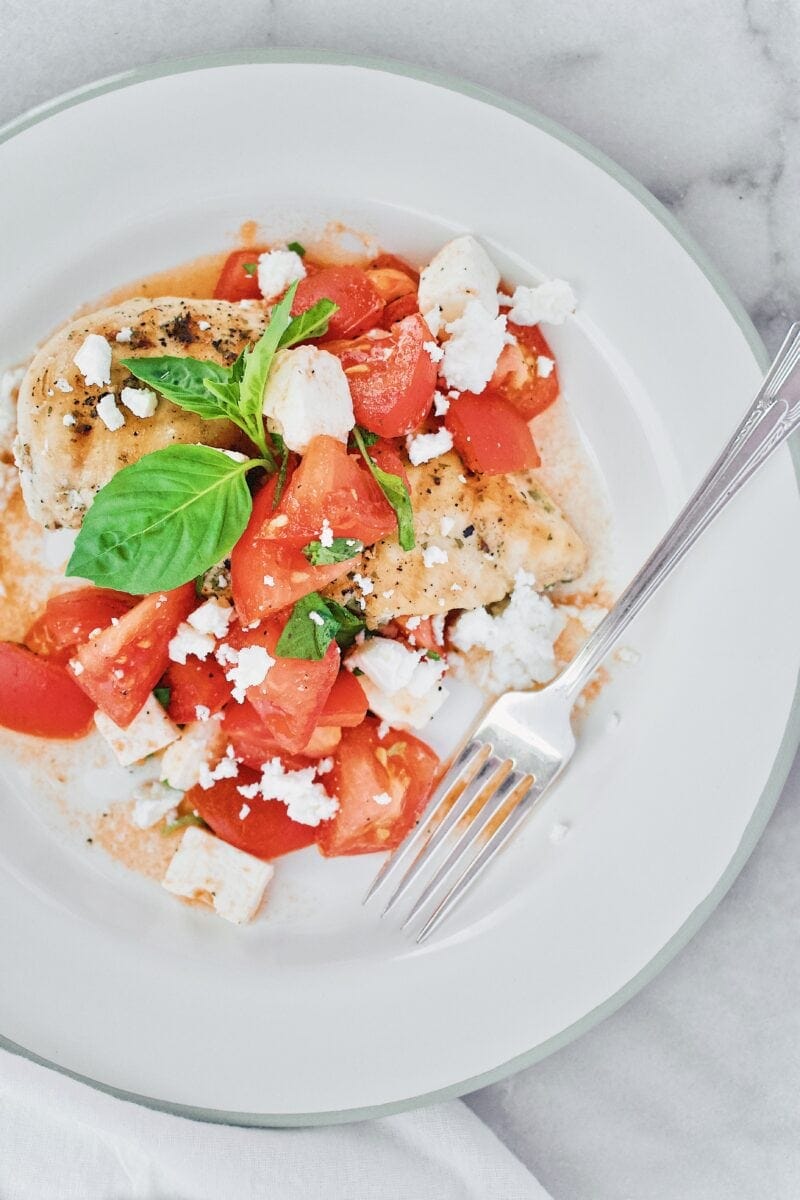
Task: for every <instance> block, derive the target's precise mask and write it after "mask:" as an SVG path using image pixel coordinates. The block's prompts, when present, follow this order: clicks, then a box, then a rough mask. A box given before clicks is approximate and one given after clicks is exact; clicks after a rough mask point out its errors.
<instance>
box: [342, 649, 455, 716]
mask: <svg viewBox="0 0 800 1200" xmlns="http://www.w3.org/2000/svg"><path fill="white" fill-rule="evenodd" d="M423 655H424V651H422V650H409V649H408V647H407V646H404V645H403V643H402V642H395V641H392V640H391V639H390V638H383V637H374V638H370V639H369V641H367V642H365V643H364V644H363V645H362V646H359V647H357V648H356V649H355V650H352V651H351V652H350V654H349V656H348V658H347V661H346V663H345V665H346V666H347V667H348V668H349V669H350V670H351V671H352V670H354V668H356V667H358V668H359V670H360V671H362V672H363V674H362V675H361V676H360V678H359V683H360V684H361V686H362V687H363V689H364V691H365V692H366V695H367V700H368V702H369V707H370V708H371V709H372V711H373V712H374V713H375V715H376V716H377V717H379V718H381V720H382V721H383V722H389V723H390V724H391V725H397V726H405V727H410V728H412V729H420V728H421V727H422V726H423V725H425V724H426V723H427V722H428V721H429V720H430V718H431V717H432V716H433V714H434V713H435V712H436V711H437V709H438V708H439V707H440V705H441V704H442V703H443V702H444V700H445V698H446V696H447V692H446V691H445V689H444V688H443V687H441V685H440V680H441V677H442V675H443V674H444V672H445V670H446V663H444V662H443V661H441V660H440V661H438V662H437V661H435V660H432V659H424V658H423ZM388 731H389V724H386V725H385V727H384V726H383V725H380V726H379V727H378V737H379V738H383V737H385V736H386V734H387V733H388Z"/></svg>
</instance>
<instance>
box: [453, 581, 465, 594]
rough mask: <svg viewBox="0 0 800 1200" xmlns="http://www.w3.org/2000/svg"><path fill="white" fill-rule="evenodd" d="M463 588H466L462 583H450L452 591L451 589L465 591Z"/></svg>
mask: <svg viewBox="0 0 800 1200" xmlns="http://www.w3.org/2000/svg"><path fill="white" fill-rule="evenodd" d="M463 590H464V589H463V588H462V586H461V584H460V583H451V584H450V591H451V592H463Z"/></svg>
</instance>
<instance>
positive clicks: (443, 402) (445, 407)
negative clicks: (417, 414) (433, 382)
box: [433, 392, 450, 417]
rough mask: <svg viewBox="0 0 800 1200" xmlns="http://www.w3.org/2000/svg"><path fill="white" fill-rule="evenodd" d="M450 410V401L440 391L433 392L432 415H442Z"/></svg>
mask: <svg viewBox="0 0 800 1200" xmlns="http://www.w3.org/2000/svg"><path fill="white" fill-rule="evenodd" d="M449 411H450V401H449V400H448V399H447V396H443V395H442V393H441V392H434V393H433V415H434V416H435V417H443V416H445V415H446V413H448V412H449Z"/></svg>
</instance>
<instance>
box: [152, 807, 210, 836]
mask: <svg viewBox="0 0 800 1200" xmlns="http://www.w3.org/2000/svg"><path fill="white" fill-rule="evenodd" d="M187 825H199V826H200V828H201V829H208V825H206V823H205V821H204V820H203V818H202V817H198V816H197V814H196V813H186V814H185V815H184V816H182V817H177V818H176V819H175V820H174V821H170V822H169V823H168V824H166V825H162V826H161V836H162V837H169V835H170V834H171V833H177V832H178V830H179V829H185V828H186V826H187Z"/></svg>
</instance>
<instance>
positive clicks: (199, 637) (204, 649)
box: [167, 621, 215, 663]
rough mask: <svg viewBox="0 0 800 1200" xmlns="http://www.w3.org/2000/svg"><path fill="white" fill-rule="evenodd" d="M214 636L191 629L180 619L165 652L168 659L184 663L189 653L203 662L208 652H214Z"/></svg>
mask: <svg viewBox="0 0 800 1200" xmlns="http://www.w3.org/2000/svg"><path fill="white" fill-rule="evenodd" d="M214 644H215V643H214V637H213V635H212V634H210V633H202V632H201V631H200V630H199V629H193V628H192V626H191V625H189V624H188V622H186V621H181V623H180V625H179V626H178V628H177V630H176V631H175V636H174V637H173V638H171V639H170V643H169V647H168V649H167V653H168V654H169V657H170V661H171V662H176V663H185V662H186V660H187V658H189V656H190V655H193V656H194V657H195V658H199V659H200V660H201V662H205V661H206V659H207V658H208V656H209V654H213V652H214Z"/></svg>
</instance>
